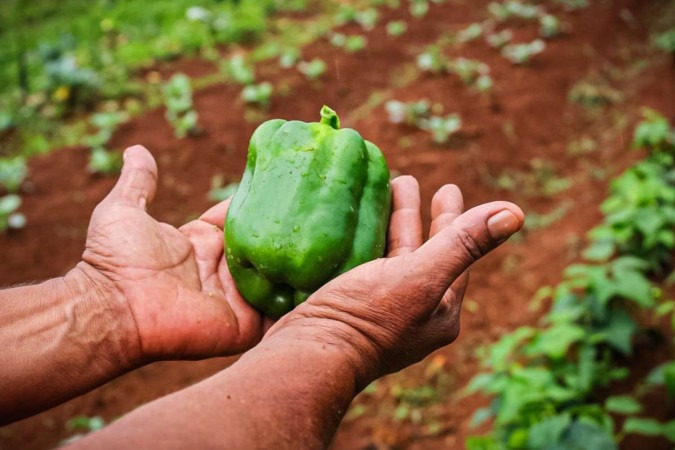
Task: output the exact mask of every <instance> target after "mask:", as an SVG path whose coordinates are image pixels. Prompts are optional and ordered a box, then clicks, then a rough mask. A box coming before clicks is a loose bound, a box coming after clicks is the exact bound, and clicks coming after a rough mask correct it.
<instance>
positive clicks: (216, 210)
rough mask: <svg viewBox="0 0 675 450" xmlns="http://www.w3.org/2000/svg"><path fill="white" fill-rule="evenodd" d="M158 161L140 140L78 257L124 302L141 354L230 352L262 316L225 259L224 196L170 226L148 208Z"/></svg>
mask: <svg viewBox="0 0 675 450" xmlns="http://www.w3.org/2000/svg"><path fill="white" fill-rule="evenodd" d="M156 179H157V166H156V164H155V161H154V159H153V158H152V156H151V155H150V153H149V152H148V151H147V150H146V149H145V148H143V147H141V146H136V147H131V148H129V149H128V150H127V151H126V152H125V163H124V169H123V171H122V174H121V176H120V179H119V181H118V183H117V185H116V186H115V187H114V189H113V190H112V191H111V193H110V194H109V195H108V196H107V197H106V198H105V200H103V202H101V204H99V205H98V207H97V208H96V210H95V211H94V214H93V215H92V218H91V223H90V225H89V232H88V236H87V243H86V250H85V252H84V255H83V261H84V262H85V263H86V264H88V265H90V266H92V267H93V268H94V269H95V270H96V271H97V272H100V273H101V274H102V275H104V279H105V280H107V281H109V286H106V288H108V289H109V290H110V291H112V292H113V293H115V294H116V295H117V296H118V297H119V298H120V299H121V301H123V302H126V304H127V305H128V308H129V311H130V314H131V315H132V316H133V319H134V321H135V324H136V327H137V330H138V338H139V346H140V351H141V358H144V359H146V360H157V359H174V358H181V359H186V358H187V359H191V358H201V357H209V356H217V355H229V354H236V353H240V352H242V351H245V350H247V349H248V348H250V347H251V346H253V345H254V344H255V343H256V342H258V341H259V340H260V339H261V337H262V334H263V318H262V316H261V314H260V313H259V312H257V311H256V310H254V309H253V308H252V307H250V306H249V305H248V304H247V303H246V302H245V301H244V300H243V299H242V297H241V296H240V295H239V293H238V292H237V289H236V287H235V286H234V283H233V281H232V278H231V276H230V274H229V271H228V269H227V264H226V261H225V258H224V257H223V231H222V229H221V228H220V226H222V224H223V223H224V220H225V215H226V213H227V202H223V203H221V204H219V205H217V206H215V207H213V208H212V209H210V210H209V211H207V212H206V213H205V214H203V215H202V216H201V217H200V218H199V219H197V220H195V221H193V222H190V223H188V224H186V225H184V226H183V227H181V228H179V229H176V228H174V227H172V226H171V225H168V224H166V223H161V222H158V221H156V220H155V219H153V218H152V217H151V216H150V215H149V214H148V213H147V212H146V208H147V206H148V204H149V203H150V202H151V201H152V199H153V197H154V194H155V190H156Z"/></svg>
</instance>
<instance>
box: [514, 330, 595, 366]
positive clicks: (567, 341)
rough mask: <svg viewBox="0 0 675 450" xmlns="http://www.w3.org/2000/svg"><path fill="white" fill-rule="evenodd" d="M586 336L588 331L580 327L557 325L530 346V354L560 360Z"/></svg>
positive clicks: (542, 333) (543, 332) (541, 334)
mask: <svg viewBox="0 0 675 450" xmlns="http://www.w3.org/2000/svg"><path fill="white" fill-rule="evenodd" d="M585 335H586V331H585V330H584V329H583V328H582V327H580V326H578V325H573V324H568V323H559V324H555V325H554V326H552V327H551V328H549V329H546V330H544V331H542V332H541V333H539V335H538V336H537V337H536V338H535V339H534V340H533V341H532V343H531V344H530V345H528V347H527V349H528V353H530V354H535V355H536V354H544V355H546V356H549V357H551V358H553V359H560V358H562V357H563V356H565V354H566V353H567V350H568V349H569V348H570V346H571V345H572V344H575V343H576V342H578V341H580V340H581V339H582V338H583V337H584V336H585Z"/></svg>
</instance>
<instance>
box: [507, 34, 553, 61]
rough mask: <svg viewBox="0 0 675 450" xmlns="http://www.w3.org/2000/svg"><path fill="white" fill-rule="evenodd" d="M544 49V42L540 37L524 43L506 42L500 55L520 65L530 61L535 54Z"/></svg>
mask: <svg viewBox="0 0 675 450" xmlns="http://www.w3.org/2000/svg"><path fill="white" fill-rule="evenodd" d="M545 49H546V43H544V41H542V40H541V39H535V40H534V41H532V42H528V43H525V44H508V45H506V46H505V47H504V48H502V56H503V57H504V58H506V59H508V60H509V61H510V62H511V63H512V64H516V65H522V64H526V63H528V62H529V61H530V58H532V57H533V56H535V55H538V54H539V53H542V52H543V51H544V50H545Z"/></svg>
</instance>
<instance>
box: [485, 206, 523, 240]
mask: <svg viewBox="0 0 675 450" xmlns="http://www.w3.org/2000/svg"><path fill="white" fill-rule="evenodd" d="M487 228H488V231H489V232H490V236H492V239H494V240H495V241H501V240H504V239H506V238H508V237H509V236H511V235H512V234H513V233H515V232H516V231H518V230H519V229H520V220H518V218H517V217H516V216H515V215H514V214H513V213H512V212H511V211H509V210H507V209H505V210H503V211H500V212H498V213H497V214H495V215H494V216H492V217H490V218H489V219H488V221H487Z"/></svg>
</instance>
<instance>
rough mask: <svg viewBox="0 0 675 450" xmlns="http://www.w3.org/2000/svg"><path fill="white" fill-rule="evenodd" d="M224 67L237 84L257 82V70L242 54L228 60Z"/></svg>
mask: <svg viewBox="0 0 675 450" xmlns="http://www.w3.org/2000/svg"><path fill="white" fill-rule="evenodd" d="M222 69H223V71H224V72H225V73H226V74H227V76H228V77H230V78H231V79H233V80H234V81H235V82H236V83H237V84H241V85H244V86H246V85H248V84H252V83H253V82H255V70H254V68H253V67H252V66H250V65H249V64H248V63H247V62H246V60H245V59H244V57H243V56H242V55H235V56H233V57H232V58H230V59H228V60H226V61H225V62H224V63H223V67H222Z"/></svg>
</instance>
